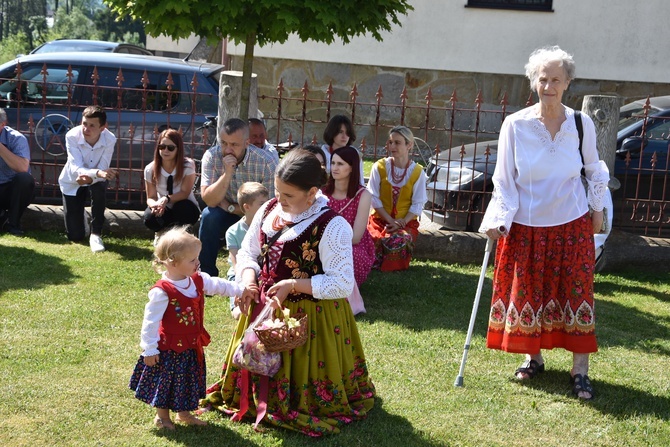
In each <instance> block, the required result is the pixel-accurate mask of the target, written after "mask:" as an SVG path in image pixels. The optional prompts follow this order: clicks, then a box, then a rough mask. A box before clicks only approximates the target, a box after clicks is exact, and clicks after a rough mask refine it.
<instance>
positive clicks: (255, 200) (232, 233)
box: [226, 182, 270, 320]
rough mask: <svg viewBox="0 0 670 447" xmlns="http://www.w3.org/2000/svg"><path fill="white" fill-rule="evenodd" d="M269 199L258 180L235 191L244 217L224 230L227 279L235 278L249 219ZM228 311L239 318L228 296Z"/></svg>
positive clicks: (232, 299) (235, 307)
mask: <svg viewBox="0 0 670 447" xmlns="http://www.w3.org/2000/svg"><path fill="white" fill-rule="evenodd" d="M269 199H270V193H269V192H268V189H267V188H266V187H265V186H263V185H262V184H261V183H258V182H246V183H243V184H242V186H240V189H239V190H238V191H237V203H239V204H240V208H242V211H243V212H244V217H243V218H242V219H240V220H238V221H237V222H236V223H234V224H233V225H232V226H231V227H230V228H228V230H226V246H227V247H228V262H229V263H230V269H228V274H227V276H228V279H229V280H230V281H234V280H235V266H236V265H237V252H238V251H239V250H240V248H242V241H243V240H244V236H245V235H246V234H247V230H248V229H249V225H251V221H252V220H254V216H255V215H256V211H258V209H259V208H260V207H261V205H263V204H264V203H265V202H267V201H268V200H269ZM230 312H231V313H232V315H233V317H234V318H235V319H236V320H237V319H239V318H240V313H241V312H240V308H239V307H238V306H236V305H235V298H234V297H233V296H231V297H230Z"/></svg>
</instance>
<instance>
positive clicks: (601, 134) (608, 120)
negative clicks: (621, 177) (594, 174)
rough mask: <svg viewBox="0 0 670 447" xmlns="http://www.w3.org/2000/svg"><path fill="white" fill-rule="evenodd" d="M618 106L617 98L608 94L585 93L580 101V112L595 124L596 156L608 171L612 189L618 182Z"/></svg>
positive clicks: (616, 187) (616, 186)
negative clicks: (615, 174)
mask: <svg viewBox="0 0 670 447" xmlns="http://www.w3.org/2000/svg"><path fill="white" fill-rule="evenodd" d="M619 107H620V104H619V98H618V97H616V96H608V95H586V96H584V102H583V103H582V112H584V113H585V114H586V115H588V116H590V117H591V119H593V123H594V124H595V127H596V146H597V148H598V156H599V157H600V159H601V160H603V161H604V162H605V164H606V165H607V169H609V171H610V183H609V187H610V189H611V190H613V191H614V190H616V189H618V188H619V182H618V181H617V180H616V179H615V178H614V158H615V152H616V137H617V125H618V124H619Z"/></svg>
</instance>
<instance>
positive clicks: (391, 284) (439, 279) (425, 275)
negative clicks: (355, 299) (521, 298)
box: [356, 261, 491, 334]
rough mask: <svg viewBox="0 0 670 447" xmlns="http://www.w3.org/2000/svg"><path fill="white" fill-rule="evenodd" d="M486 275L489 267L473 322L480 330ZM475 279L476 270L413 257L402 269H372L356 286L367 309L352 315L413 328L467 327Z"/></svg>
mask: <svg viewBox="0 0 670 447" xmlns="http://www.w3.org/2000/svg"><path fill="white" fill-rule="evenodd" d="M490 275H491V272H490V271H489V272H488V275H487V278H486V280H485V281H484V287H483V289H482V292H481V297H480V302H479V307H478V312H477V323H476V326H475V327H476V328H477V329H478V331H481V332H482V333H484V334H485V333H486V330H485V328H486V321H487V319H488V309H489V306H490V303H491V280H490ZM478 281H479V274H474V273H473V274H465V273H461V272H457V271H449V270H448V268H445V267H437V266H435V265H431V264H429V263H421V262H416V261H414V262H412V265H411V266H410V268H409V270H406V271H403V272H380V271H372V272H370V276H368V279H367V281H366V282H365V283H364V284H363V285H362V286H361V289H360V290H361V295H362V296H363V300H364V302H365V308H366V310H367V313H366V314H361V315H358V316H356V319H357V320H362V321H370V322H376V321H387V322H390V323H394V324H397V325H399V326H404V327H407V328H409V329H412V330H417V331H422V330H431V329H440V328H444V329H454V330H467V328H468V323H469V321H470V314H471V312H472V306H473V303H474V298H475V294H476V291H477V284H478Z"/></svg>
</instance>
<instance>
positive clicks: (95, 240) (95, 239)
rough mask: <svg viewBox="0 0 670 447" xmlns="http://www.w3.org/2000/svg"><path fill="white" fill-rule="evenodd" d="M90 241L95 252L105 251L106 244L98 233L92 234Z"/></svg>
mask: <svg viewBox="0 0 670 447" xmlns="http://www.w3.org/2000/svg"><path fill="white" fill-rule="evenodd" d="M88 243H89V245H90V246H91V251H92V252H93V253H100V252H101V251H105V244H103V243H102V238H101V237H100V236H98V235H97V234H92V235H91V237H90V238H89V239H88Z"/></svg>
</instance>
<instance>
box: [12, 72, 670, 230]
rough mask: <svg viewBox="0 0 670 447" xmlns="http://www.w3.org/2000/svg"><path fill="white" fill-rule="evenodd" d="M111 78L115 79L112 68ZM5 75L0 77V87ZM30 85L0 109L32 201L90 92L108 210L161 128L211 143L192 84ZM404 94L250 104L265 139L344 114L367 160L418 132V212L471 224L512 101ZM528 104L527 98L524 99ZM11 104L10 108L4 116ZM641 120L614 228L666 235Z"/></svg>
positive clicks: (131, 194)
mask: <svg viewBox="0 0 670 447" xmlns="http://www.w3.org/2000/svg"><path fill="white" fill-rule="evenodd" d="M45 71H46V68H45ZM120 79H123V76H122V74H121V73H120ZM5 81H7V79H1V78H0V86H1V85H2V84H3V83H4V82H5ZM35 84H36V85H34V86H33V87H34V88H35V89H36V91H38V92H42V93H41V94H39V95H38V96H36V97H33V98H32V99H31V100H30V101H27V100H26V99H25V98H22V97H21V94H22V93H21V91H22V90H21V89H20V88H19V87H18V86H17V88H16V96H13V97H10V96H7V97H5V98H0V102H2V104H0V106H2V107H5V108H6V110H7V111H8V115H9V116H10V122H9V125H10V126H11V127H14V128H16V129H17V130H20V131H21V132H23V133H24V134H25V135H26V136H27V137H28V139H29V142H30V146H31V154H32V162H31V166H32V170H33V175H34V177H35V179H36V182H37V192H36V200H37V201H38V202H41V203H45V202H60V193H59V191H58V185H57V177H58V174H59V173H60V170H61V169H62V167H63V165H64V163H65V161H66V156H65V150H64V148H65V143H64V134H65V132H66V131H67V130H68V129H69V128H70V127H71V126H73V125H75V124H78V122H79V120H80V113H81V111H82V110H83V108H84V107H86V106H87V105H89V104H91V103H92V104H96V103H99V99H98V98H102V97H109V98H117V100H116V101H108V102H106V103H104V104H102V105H104V106H105V108H106V110H107V114H108V117H109V121H110V130H111V131H112V132H114V133H115V134H116V135H117V137H118V138H119V143H118V150H117V151H116V153H115V156H114V160H113V167H115V168H117V169H120V170H121V172H122V175H121V176H120V178H119V179H117V180H116V181H115V182H112V184H111V185H109V188H108V189H109V191H110V198H111V201H110V202H111V203H110V205H111V207H128V208H136V209H141V208H142V207H144V203H145V202H144V201H145V195H144V182H143V172H142V171H143V167H144V166H145V165H146V164H148V163H149V162H150V161H151V160H152V156H153V155H152V154H153V149H154V145H155V139H156V136H157V135H158V133H159V132H160V131H161V130H162V129H164V128H166V127H168V126H170V127H175V128H180V129H182V131H183V133H184V141H185V144H186V148H187V154H188V155H189V156H191V157H193V158H194V159H195V160H196V161H197V162H199V160H200V158H201V157H202V154H203V153H204V151H205V150H206V149H207V147H209V146H210V145H211V144H213V142H214V141H215V135H214V129H208V128H202V123H203V121H204V119H205V118H204V115H203V113H202V110H203V107H201V105H200V102H201V101H210V102H211V100H212V98H203V95H200V94H198V91H197V85H191V86H190V90H189V91H183V90H182V91H178V92H175V91H172V90H171V87H170V86H169V85H167V86H160V88H157V89H152V88H150V86H149V85H148V83H145V85H144V87H143V88H140V89H137V88H134V89H128V88H125V87H124V85H123V82H119V85H118V86H116V87H99V86H93V87H91V86H87V85H75V84H71V83H69V82H67V80H66V81H65V82H51V81H47V78H46V77H45V78H44V80H43V81H41V82H35ZM196 84H197V83H196ZM54 88H60V89H61V90H63V91H65V92H68V91H73V89H91V88H93V89H96V91H92V92H91V95H90V98H91V102H90V103H73V102H71V101H70V97H71V95H66V98H67V100H66V101H57V102H54V101H52V100H51V99H50V97H49V95H47V92H48V91H50V90H53V89H54ZM98 89H103V90H105V91H104V92H99V91H98ZM129 95H133V96H134V97H135V98H136V101H135V102H134V103H133V104H134V105H133V107H130V108H129V107H127V104H126V101H124V100H123V99H122V98H127V97H128V96H129ZM156 95H159V96H162V97H163V98H165V99H166V107H163V108H158V109H157V108H150V107H147V98H154V97H156ZM175 95H178V96H179V98H180V101H182V104H188V107H184V106H183V105H182V107H180V108H177V107H174V106H173V105H172V104H174V103H173V102H172V99H171V98H175V97H176V96H175ZM407 98H408V95H407V87H405V88H404V89H403V90H402V91H401V92H400V94H398V93H397V92H396V93H395V94H393V95H389V97H387V96H386V95H385V92H384V91H383V89H382V87H381V86H380V87H379V88H378V89H377V91H376V93H375V95H374V98H361V97H360V96H359V93H358V90H357V86H356V85H354V86H353V88H352V89H351V92H350V94H349V96H348V97H347V98H335V95H334V93H333V88H332V85H330V86H329V87H328V88H327V89H326V90H325V91H311V90H310V88H309V86H308V85H307V84H306V83H305V85H304V87H303V88H302V90H301V95H299V96H291V95H287V94H286V90H285V89H284V86H283V83H282V82H280V84H279V85H278V86H277V89H276V94H275V95H261V96H259V108H260V110H261V111H262V113H263V115H264V120H265V121H266V123H267V127H268V131H269V140H270V142H271V143H274V144H279V143H287V142H288V143H298V144H299V145H306V144H310V143H321V142H322V138H321V135H322V133H323V129H324V128H325V125H326V123H327V122H328V120H329V119H330V118H331V117H332V116H333V115H335V114H338V113H342V114H346V115H347V116H349V117H350V118H351V119H352V122H353V123H354V128H355V130H356V133H357V136H358V138H357V140H356V145H358V146H359V147H360V148H361V150H362V151H363V153H364V155H365V158H366V160H367V161H371V160H375V159H377V158H380V157H384V156H386V154H387V152H386V140H387V138H388V131H389V129H390V128H392V127H393V126H395V125H398V124H403V125H406V126H408V127H409V128H411V129H412V131H413V132H414V134H415V136H416V137H417V141H416V143H417V144H416V145H415V149H414V153H413V156H414V159H415V160H416V161H417V162H419V163H421V164H422V165H424V167H425V168H426V170H427V174H428V176H429V182H430V188H429V191H428V196H429V204H428V205H427V209H426V211H425V213H426V215H427V216H428V217H430V218H431V219H433V220H435V221H437V222H443V223H444V224H445V225H447V226H448V227H450V228H452V229H462V230H476V229H477V227H478V225H479V222H480V221H481V217H482V215H483V213H484V210H485V209H486V205H487V204H488V202H489V200H490V196H491V190H492V185H491V182H490V178H491V174H492V173H493V167H494V166H495V153H496V151H495V147H496V145H497V136H498V132H499V130H500V126H501V124H502V122H503V120H504V119H505V117H506V116H507V115H509V114H510V113H513V112H514V111H516V110H518V108H513V107H510V106H509V105H508V103H507V96H506V95H503V97H502V98H500V99H495V100H494V105H492V104H491V103H485V101H484V99H483V98H482V95H481V93H480V94H478V95H477V96H476V97H475V98H473V99H472V98H468V99H467V100H466V101H465V102H464V101H462V99H461V98H459V97H458V96H457V94H456V92H453V93H452V94H451V96H450V97H449V98H439V99H434V98H433V94H432V92H431V90H428V91H427V93H426V95H425V100H424V102H423V103H421V104H416V103H409V102H408V100H407ZM530 104H531V97H530V96H529V99H528V103H527V104H526V105H530ZM26 108H30V109H31V112H30V114H28V115H26V114H25V113H22V112H21V110H22V109H24V111H25V109H26ZM11 110H15V111H16V113H15V114H13V115H12V113H10V111H11ZM130 112H132V113H130ZM12 117H14V118H13V119H12ZM643 120H644V123H645V125H644V126H643V128H642V132H641V133H640V134H639V135H637V137H636V138H638V139H639V140H640V141H641V142H642V143H641V144H642V148H641V150H640V151H638V152H633V151H631V152H622V153H621V154H619V155H618V156H617V157H618V158H617V169H615V175H616V176H617V178H618V179H619V180H620V182H621V188H620V189H619V190H618V191H616V192H615V193H614V195H613V197H614V202H615V207H614V228H620V229H624V230H627V231H632V232H635V233H638V234H644V235H649V236H659V237H670V216H669V213H668V211H667V210H668V200H669V198H668V194H666V190H667V189H668V188H667V187H668V184H669V183H670V182H669V176H668V170H669V165H668V151H669V148H668V138H669V136H670V132H669V131H668V130H663V129H665V128H664V127H663V126H660V127H659V130H657V131H654V132H651V131H650V129H651V124H652V117H648V116H646V111H645V116H644V117H643ZM647 123H649V125H647ZM669 124H670V123H669ZM652 143H654V144H652ZM657 143H658V144H657ZM659 145H660V146H659ZM652 146H653V149H650V148H651V147H652ZM436 160H437V162H436ZM475 180H476V181H475Z"/></svg>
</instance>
